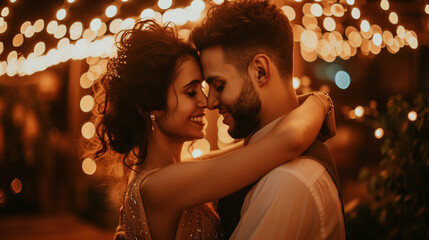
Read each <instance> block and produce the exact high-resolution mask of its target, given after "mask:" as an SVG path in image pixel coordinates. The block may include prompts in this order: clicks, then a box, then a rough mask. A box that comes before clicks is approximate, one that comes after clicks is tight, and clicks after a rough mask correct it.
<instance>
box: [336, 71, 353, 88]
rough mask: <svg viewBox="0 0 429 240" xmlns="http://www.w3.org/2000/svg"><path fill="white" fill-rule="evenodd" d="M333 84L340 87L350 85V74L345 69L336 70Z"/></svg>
mask: <svg viewBox="0 0 429 240" xmlns="http://www.w3.org/2000/svg"><path fill="white" fill-rule="evenodd" d="M335 84H337V86H338V87H339V88H341V89H347V88H348V87H349V86H350V76H349V74H348V73H347V72H346V71H338V72H337V73H336V74H335Z"/></svg>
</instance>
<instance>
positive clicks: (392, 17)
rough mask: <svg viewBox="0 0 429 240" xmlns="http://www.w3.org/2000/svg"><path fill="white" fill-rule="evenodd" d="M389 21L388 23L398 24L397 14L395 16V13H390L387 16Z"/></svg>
mask: <svg viewBox="0 0 429 240" xmlns="http://www.w3.org/2000/svg"><path fill="white" fill-rule="evenodd" d="M389 21H390V22H391V23H392V24H398V14H396V13H395V12H391V13H390V14H389Z"/></svg>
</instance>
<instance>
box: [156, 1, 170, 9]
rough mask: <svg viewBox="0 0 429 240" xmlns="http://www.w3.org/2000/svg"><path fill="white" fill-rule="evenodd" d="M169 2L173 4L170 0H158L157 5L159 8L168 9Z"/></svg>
mask: <svg viewBox="0 0 429 240" xmlns="http://www.w3.org/2000/svg"><path fill="white" fill-rule="evenodd" d="M171 4H173V1H172V0H159V1H158V7H159V8H161V9H164V10H165V9H168V8H170V7H171Z"/></svg>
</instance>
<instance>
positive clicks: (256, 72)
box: [249, 54, 272, 87]
mask: <svg viewBox="0 0 429 240" xmlns="http://www.w3.org/2000/svg"><path fill="white" fill-rule="evenodd" d="M271 64H272V62H271V60H270V58H269V57H268V56H267V55H266V54H257V55H256V56H255V57H253V59H252V62H251V63H250V65H249V72H250V76H253V77H254V79H256V84H258V86H259V87H262V86H264V85H265V84H267V83H268V81H269V80H270V78H271V72H270V65H271Z"/></svg>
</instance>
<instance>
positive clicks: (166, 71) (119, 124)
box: [86, 20, 198, 168]
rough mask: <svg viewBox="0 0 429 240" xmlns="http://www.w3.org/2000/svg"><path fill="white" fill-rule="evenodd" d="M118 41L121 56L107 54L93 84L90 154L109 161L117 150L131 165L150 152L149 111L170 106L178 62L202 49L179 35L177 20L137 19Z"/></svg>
mask: <svg viewBox="0 0 429 240" xmlns="http://www.w3.org/2000/svg"><path fill="white" fill-rule="evenodd" d="M116 47H117V49H118V53H117V57H115V58H112V59H110V60H109V63H108V65H107V72H106V74H105V75H104V76H103V77H102V78H100V79H99V80H97V81H96V82H95V83H94V85H93V91H94V99H95V107H94V109H93V111H92V113H93V115H92V121H93V123H94V124H95V127H96V137H94V138H92V139H91V141H92V142H91V143H90V144H89V146H90V147H88V148H87V149H86V155H92V157H93V158H95V159H97V160H103V161H105V162H104V163H106V161H109V160H108V159H107V158H109V156H111V155H110V154H106V153H114V154H115V155H119V156H121V157H122V161H123V163H124V165H125V166H126V167H128V168H130V165H135V164H140V163H142V162H143V160H144V158H145V156H146V154H147V145H148V137H149V134H150V132H151V126H152V122H151V119H150V112H151V111H154V110H165V109H166V105H167V93H168V88H169V86H170V84H171V83H172V81H173V80H174V78H175V77H176V76H177V69H178V67H179V66H180V65H181V63H182V62H183V60H184V58H185V57H186V56H192V57H195V58H196V59H198V55H197V52H196V50H195V49H194V48H193V47H192V46H191V45H190V44H189V43H186V42H184V41H183V40H181V39H179V38H178V36H177V30H176V28H175V27H174V26H172V25H171V24H165V25H163V26H161V25H159V24H157V23H156V22H154V21H153V20H141V21H138V22H137V23H136V24H135V25H134V27H133V28H132V29H128V30H124V31H122V32H121V33H120V34H118V38H117V42H116ZM130 153H132V155H131V154H130ZM114 161H117V158H116V159H114Z"/></svg>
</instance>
